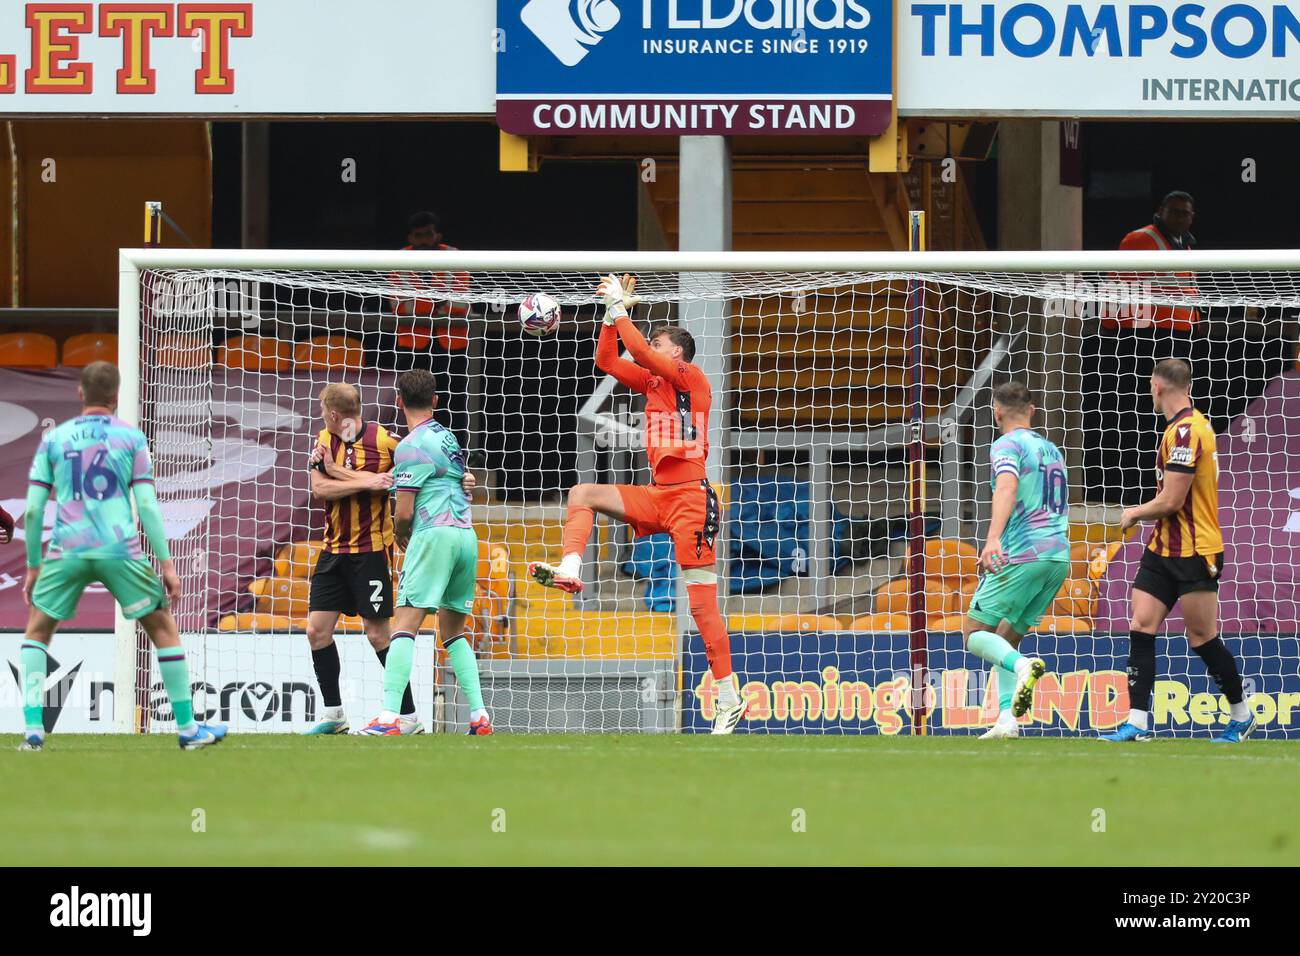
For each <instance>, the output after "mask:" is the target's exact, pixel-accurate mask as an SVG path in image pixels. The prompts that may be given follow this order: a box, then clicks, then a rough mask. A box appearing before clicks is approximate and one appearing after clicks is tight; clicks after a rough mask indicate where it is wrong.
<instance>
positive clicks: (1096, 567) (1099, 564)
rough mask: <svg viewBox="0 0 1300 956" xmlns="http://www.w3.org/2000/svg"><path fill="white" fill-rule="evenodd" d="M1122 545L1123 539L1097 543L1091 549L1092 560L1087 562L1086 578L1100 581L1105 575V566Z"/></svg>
mask: <svg viewBox="0 0 1300 956" xmlns="http://www.w3.org/2000/svg"><path fill="white" fill-rule="evenodd" d="M1122 547H1124V542H1123V541H1111V542H1110V543H1109V544H1099V545H1096V546H1095V547H1093V549H1092V560H1091V561H1089V562H1088V580H1090V581H1100V580H1101V579H1102V578H1104V577H1105V576H1106V567H1107V565H1109V564H1110V562H1111V561H1112V560H1113V559H1114V557H1115V555H1116V554H1118V553H1119V549H1120V548H1122Z"/></svg>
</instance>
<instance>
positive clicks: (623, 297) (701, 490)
mask: <svg viewBox="0 0 1300 956" xmlns="http://www.w3.org/2000/svg"><path fill="white" fill-rule="evenodd" d="M635 287H636V279H635V278H633V277H631V276H624V277H623V281H622V282H619V280H618V279H617V278H615V277H614V276H612V275H610V276H606V277H605V279H604V280H603V281H602V282H601V284H600V286H599V288H598V289H597V293H598V294H599V295H600V296H601V297H602V298H603V300H604V302H605V306H606V311H605V320H604V322H605V324H604V326H603V327H602V328H601V331H600V340H599V341H598V342H597V344H596V367H597V368H599V369H600V370H601V371H602V372H606V373H608V374H610V375H613V376H614V377H615V378H616V379H618V380H619V381H620V382H622V383H623V384H624V385H626V386H627V387H628V388H630V389H632V390H633V391H637V392H640V393H642V394H643V395H645V397H646V402H645V416H646V436H645V439H646V457H647V458H649V460H650V474H651V481H650V486H649V487H645V486H643V485H576V486H575V487H573V488H571V489H570V490H569V507H568V513H567V515H566V516H565V520H564V557H563V558H562V559H561V561H560V563H559V565H558V566H553V565H549V564H543V563H542V562H540V561H539V562H534V563H532V564H530V565H529V566H528V573H529V574H530V575H531V576H532V577H533V579H534V580H536V581H537V582H538V583H539V584H542V585H544V586H546V587H554V588H559V589H560V590H563V591H568V592H570V593H576V592H578V591H581V590H582V554H583V551H584V550H585V549H586V547H587V540H588V539H589V538H590V537H591V529H592V526H593V525H594V523H595V512H600V513H601V514H603V515H608V516H609V517H611V518H615V519H617V520H619V521H626V522H627V523H628V524H630V525H631V526H632V532H633V534H634V535H636V536H637V537H641V536H642V535H649V534H658V533H660V532H663V531H666V532H668V533H669V534H670V535H672V539H673V548H674V550H675V552H676V558H677V564H678V566H679V567H680V568H681V569H682V580H683V581H684V582H685V584H686V594H687V597H688V600H689V602H690V608H691V616H692V617H693V618H694V619H695V624H696V626H697V627H698V628H699V629H700V636H701V638H703V640H704V651H705V654H706V656H707V657H708V660H709V670H710V671H711V672H712V674H713V679H714V681H715V682H716V685H717V688H718V698H717V699H718V706H717V716H716V717H715V719H714V722H713V732H714V733H715V734H729V733H731V732H732V731H733V730H735V729H736V725H737V724H739V723H740V720H741V718H742V717H744V715H745V704H744V702H743V701H741V700H740V697H739V695H738V693H737V691H736V685H735V678H734V677H733V676H732V669H731V640H730V637H729V636H728V634H727V625H726V623H725V622H724V621H723V619H722V614H721V612H720V611H719V609H718V575H717V564H716V559H715V557H714V553H713V545H714V542H715V540H716V538H717V535H718V524H719V520H720V515H719V508H718V496H717V493H716V492H715V491H714V490H713V486H712V485H710V484H709V481H708V479H707V477H706V472H705V468H704V462H705V459H706V458H707V457H708V454H709V439H708V435H709V410H710V408H711V406H712V403H713V397H712V392H711V391H710V389H709V382H708V379H707V378H705V376H704V373H703V372H702V371H701V370H700V369H699V367H697V366H695V365H693V364H691V362H692V360H693V359H694V358H695V340H694V339H693V338H691V335H690V333H689V332H687V331H686V330H685V329H683V328H681V327H679V326H674V325H662V326H659V327H657V328H655V329H653V330H652V331H651V333H650V340H649V341H648V342H647V341H646V338H645V336H644V335H642V334H641V330H640V329H638V328H637V327H636V324H635V323H633V321H632V320H631V318H629V317H628V309H629V308H631V307H632V306H634V305H636V303H637V302H638V301H640V300H639V299H637V298H636V296H634V295H633V294H632V293H633V290H634V289H635ZM620 338H621V339H622V340H623V344H624V345H626V346H627V350H628V352H629V353H630V354H631V356H632V359H633V361H631V362H629V361H627V360H626V359H622V358H619V354H618V342H619V339H620Z"/></svg>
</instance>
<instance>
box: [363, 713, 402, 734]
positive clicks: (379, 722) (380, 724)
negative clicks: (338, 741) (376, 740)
mask: <svg viewBox="0 0 1300 956" xmlns="http://www.w3.org/2000/svg"><path fill="white" fill-rule="evenodd" d="M352 733H353V735H354V736H356V737H400V736H402V718H400V717H398V716H396V715H394V716H393V717H392V718H391V719H387V720H386V719H385V718H384V715H383V714H380V715H379V716H378V717H376V718H375V719H374V720H372V721H371V722H370V723H368V724H366V725H365V726H364V727H362V728H361V729H360V730H354V731H353V732H352Z"/></svg>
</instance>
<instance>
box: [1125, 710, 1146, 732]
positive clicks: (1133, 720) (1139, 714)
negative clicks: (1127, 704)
mask: <svg viewBox="0 0 1300 956" xmlns="http://www.w3.org/2000/svg"><path fill="white" fill-rule="evenodd" d="M1128 722H1129V723H1130V724H1132V725H1133V726H1134V727H1136V728H1137V729H1138V730H1146V729H1147V712H1146V711H1145V710H1130V711H1129V712H1128Z"/></svg>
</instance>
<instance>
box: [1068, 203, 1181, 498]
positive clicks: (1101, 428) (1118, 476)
mask: <svg viewBox="0 0 1300 956" xmlns="http://www.w3.org/2000/svg"><path fill="white" fill-rule="evenodd" d="M1195 216H1196V207H1195V201H1194V200H1193V199H1192V197H1191V196H1190V195H1189V194H1188V193H1185V192H1171V193H1169V194H1168V195H1167V196H1165V197H1164V199H1162V200H1161V201H1160V205H1159V206H1158V207H1157V208H1156V211H1155V214H1154V215H1153V216H1152V217H1151V222H1150V223H1149V224H1148V225H1145V226H1142V227H1140V228H1138V229H1134V230H1133V231H1132V232H1130V233H1129V234H1128V235H1126V236H1125V237H1124V238H1123V240H1122V241H1121V242H1120V244H1119V248H1120V249H1121V250H1138V251H1148V252H1149V251H1162V252H1165V251H1167V252H1187V251H1191V249H1192V248H1193V247H1194V246H1195V245H1196V238H1195V237H1194V236H1193V235H1192V233H1191V226H1192V220H1193V219H1194V218H1195ZM1175 275H1176V278H1173V277H1171V276H1169V275H1168V274H1162V273H1150V272H1127V273H1117V274H1116V275H1115V276H1113V278H1114V279H1116V280H1119V281H1120V282H1121V283H1123V284H1124V285H1131V292H1132V294H1133V295H1135V296H1150V295H1154V296H1160V295H1162V294H1165V295H1169V296H1174V297H1177V296H1178V295H1180V294H1185V293H1193V294H1194V293H1195V292H1196V282H1195V279H1194V277H1193V276H1192V273H1190V272H1179V273H1176V274H1175ZM1138 301H1139V304H1136V305H1130V306H1123V305H1121V306H1120V307H1119V308H1118V309H1113V310H1112V311H1111V312H1109V313H1108V314H1105V315H1104V316H1103V317H1102V319H1101V320H1100V322H1099V323H1098V325H1097V326H1094V327H1093V328H1092V329H1091V330H1090V331H1091V333H1092V334H1085V338H1084V342H1083V353H1082V360H1083V375H1084V379H1083V382H1084V386H1083V387H1084V394H1085V407H1084V429H1085V433H1086V434H1085V442H1084V445H1085V448H1086V449H1087V461H1086V465H1087V468H1086V477H1087V485H1088V497H1089V498H1091V499H1093V500H1098V499H1100V500H1103V501H1108V502H1111V503H1112V504H1123V505H1134V504H1138V503H1140V502H1141V501H1142V500H1143V494H1144V489H1145V488H1146V486H1147V485H1149V484H1150V482H1149V480H1148V479H1147V477H1146V472H1147V470H1148V469H1149V468H1150V465H1151V462H1152V461H1153V460H1154V456H1155V445H1156V440H1157V438H1158V437H1159V431H1158V429H1156V427H1155V422H1154V421H1153V420H1151V415H1150V414H1149V411H1148V410H1147V409H1146V408H1144V400H1145V399H1146V398H1147V393H1148V391H1149V388H1148V383H1149V382H1150V379H1151V371H1152V369H1154V368H1155V365H1156V363H1157V362H1159V361H1161V360H1162V359H1167V358H1178V359H1182V360H1184V361H1186V362H1188V363H1189V364H1191V365H1192V366H1193V368H1195V367H1196V364H1197V359H1198V358H1200V357H1203V356H1202V355H1201V353H1203V352H1204V347H1203V345H1204V341H1203V337H1201V336H1198V335H1197V334H1196V333H1197V329H1198V326H1199V324H1200V321H1201V315H1200V312H1199V310H1198V309H1197V308H1196V307H1195V306H1191V305H1175V304H1159V305H1155V304H1149V303H1146V302H1142V301H1141V300H1140V299H1139V300H1138Z"/></svg>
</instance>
